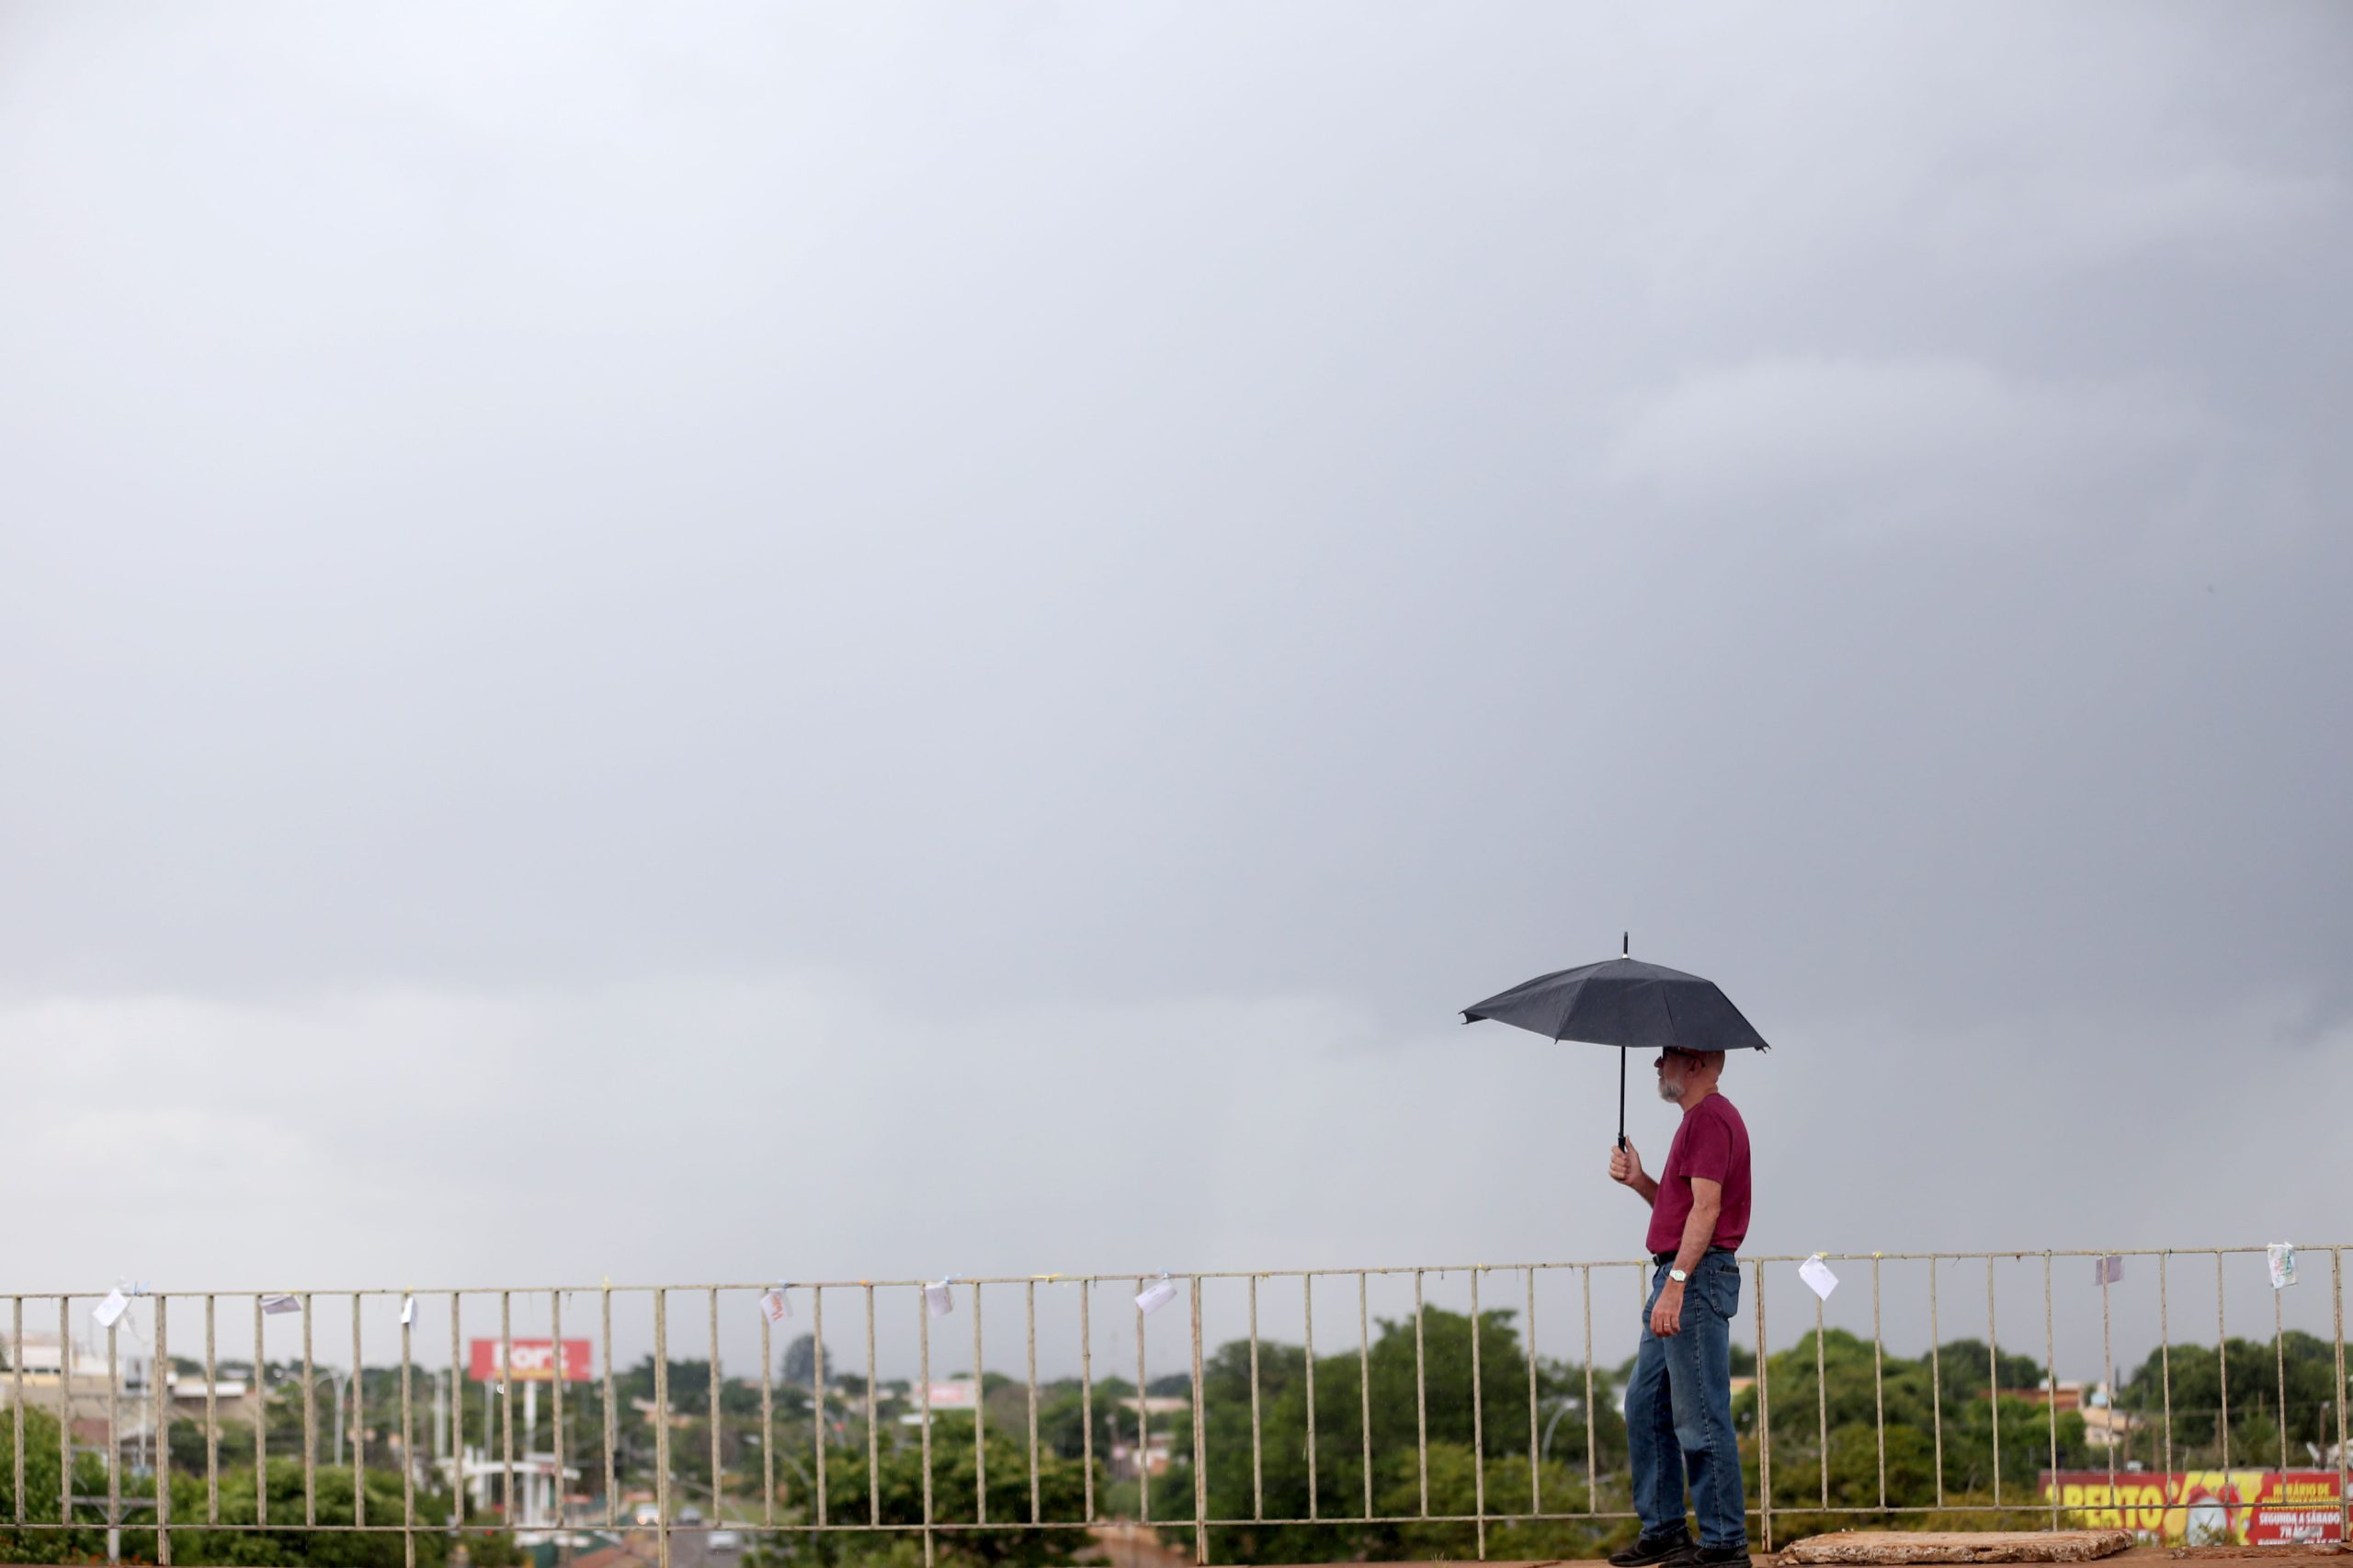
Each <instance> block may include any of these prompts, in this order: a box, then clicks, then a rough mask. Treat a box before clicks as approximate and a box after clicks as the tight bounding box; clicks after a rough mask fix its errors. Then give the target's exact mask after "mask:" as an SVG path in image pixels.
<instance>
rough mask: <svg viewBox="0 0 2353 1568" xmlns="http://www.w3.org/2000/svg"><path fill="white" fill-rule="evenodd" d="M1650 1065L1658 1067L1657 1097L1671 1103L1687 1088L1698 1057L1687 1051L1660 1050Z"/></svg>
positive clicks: (1682, 1094) (1696, 1072) (1678, 1100)
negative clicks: (1656, 1058)
mask: <svg viewBox="0 0 2353 1568" xmlns="http://www.w3.org/2000/svg"><path fill="white" fill-rule="evenodd" d="M1652 1065H1653V1066H1654V1067H1656V1068H1657V1069H1658V1097H1659V1098H1661V1099H1663V1100H1665V1101H1666V1102H1667V1103H1668V1104H1670V1105H1673V1104H1676V1103H1678V1102H1680V1101H1681V1100H1682V1098H1683V1096H1684V1095H1685V1093H1686V1092H1687V1091H1688V1089H1689V1087H1690V1083H1691V1079H1692V1077H1693V1076H1694V1075H1695V1074H1698V1072H1699V1058H1698V1057H1696V1056H1693V1055H1691V1054H1690V1053H1689V1052H1688V1051H1660V1052H1659V1054H1658V1060H1657V1061H1656V1062H1653V1063H1652Z"/></svg>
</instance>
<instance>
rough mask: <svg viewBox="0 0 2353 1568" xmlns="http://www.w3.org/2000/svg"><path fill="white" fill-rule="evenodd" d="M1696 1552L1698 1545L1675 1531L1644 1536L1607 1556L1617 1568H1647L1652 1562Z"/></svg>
mask: <svg viewBox="0 0 2353 1568" xmlns="http://www.w3.org/2000/svg"><path fill="white" fill-rule="evenodd" d="M1697 1550H1698V1543H1697V1542H1696V1541H1694V1540H1692V1539H1691V1537H1690V1535H1689V1533H1688V1532H1687V1531H1684V1530H1677V1531H1676V1532H1675V1533H1674V1534H1673V1535H1646V1536H1644V1537H1643V1538H1642V1539H1641V1540H1638V1541H1636V1542H1634V1544H1633V1545H1631V1546H1621V1547H1620V1548H1619V1549H1618V1550H1617V1551H1613V1552H1611V1553H1610V1554H1609V1561H1610V1562H1614V1563H1616V1564H1617V1565H1618V1568H1648V1565H1649V1564H1651V1563H1653V1562H1666V1561H1667V1560H1668V1559H1670V1558H1674V1557H1679V1556H1680V1555H1681V1554H1683V1553H1684V1552H1687V1551H1697Z"/></svg>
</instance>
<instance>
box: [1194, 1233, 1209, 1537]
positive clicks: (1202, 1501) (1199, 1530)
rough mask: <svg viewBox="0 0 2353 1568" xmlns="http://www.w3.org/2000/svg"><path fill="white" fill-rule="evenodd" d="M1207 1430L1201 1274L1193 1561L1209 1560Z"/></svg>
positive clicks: (1196, 1319)
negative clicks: (1202, 1355)
mask: <svg viewBox="0 0 2353 1568" xmlns="http://www.w3.org/2000/svg"><path fill="white" fill-rule="evenodd" d="M1207 1437H1208V1434H1207V1432H1206V1431H1205V1429H1204V1420H1203V1415H1202V1405H1201V1277H1200V1276H1199V1275H1198V1274H1196V1275H1194V1276H1193V1561H1194V1562H1198V1563H1206V1562H1208V1561H1209V1560H1210V1476H1209V1466H1208V1462H1207V1458H1206V1456H1207V1454H1208V1451H1209V1450H1208V1445H1207Z"/></svg>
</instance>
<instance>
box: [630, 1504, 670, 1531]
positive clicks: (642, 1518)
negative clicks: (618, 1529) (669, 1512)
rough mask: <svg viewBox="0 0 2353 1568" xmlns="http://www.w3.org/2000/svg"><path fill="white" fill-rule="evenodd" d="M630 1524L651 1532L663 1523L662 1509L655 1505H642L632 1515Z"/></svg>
mask: <svg viewBox="0 0 2353 1568" xmlns="http://www.w3.org/2000/svg"><path fill="white" fill-rule="evenodd" d="M629 1522H630V1523H631V1524H632V1525H635V1526H636V1527H637V1528H640V1529H643V1530H650V1529H652V1528H654V1527H655V1526H657V1525H659V1524H660V1523H661V1522H662V1509H661V1507H660V1506H658V1505H656V1504H653V1503H640V1504H639V1505H638V1506H637V1507H636V1508H635V1509H634V1510H633V1511H632V1512H631V1514H630V1517H629Z"/></svg>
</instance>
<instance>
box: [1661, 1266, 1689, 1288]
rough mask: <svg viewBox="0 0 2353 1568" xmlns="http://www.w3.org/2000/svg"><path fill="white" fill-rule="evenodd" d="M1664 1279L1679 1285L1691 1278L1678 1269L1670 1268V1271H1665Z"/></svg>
mask: <svg viewBox="0 0 2353 1568" xmlns="http://www.w3.org/2000/svg"><path fill="white" fill-rule="evenodd" d="M1666 1277H1667V1278H1669V1279H1672V1280H1674V1281H1675V1282H1676V1283H1677V1285H1680V1284H1682V1283H1684V1282H1685V1281H1686V1280H1688V1279H1689V1278H1691V1276H1689V1275H1688V1274H1686V1273H1684V1272H1683V1270H1681V1269H1679V1268H1670V1269H1668V1270H1667V1271H1666Z"/></svg>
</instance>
